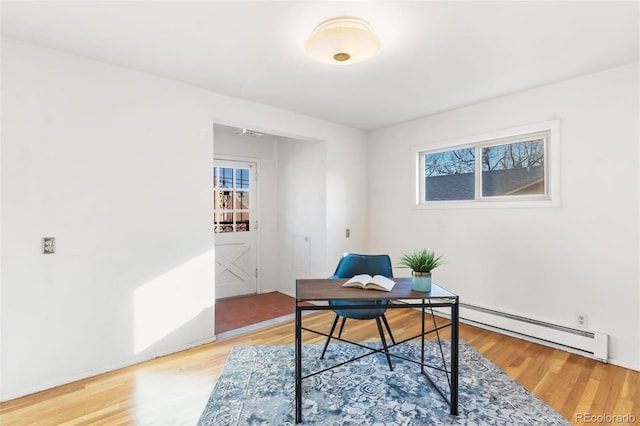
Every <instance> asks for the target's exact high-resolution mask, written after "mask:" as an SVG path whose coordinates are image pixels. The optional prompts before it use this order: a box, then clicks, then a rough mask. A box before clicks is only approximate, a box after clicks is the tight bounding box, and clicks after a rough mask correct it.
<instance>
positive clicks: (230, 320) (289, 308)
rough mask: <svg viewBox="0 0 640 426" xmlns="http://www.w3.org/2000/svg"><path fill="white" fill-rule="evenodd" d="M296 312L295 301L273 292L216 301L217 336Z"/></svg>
mask: <svg viewBox="0 0 640 426" xmlns="http://www.w3.org/2000/svg"><path fill="white" fill-rule="evenodd" d="M294 312H295V299H294V298H293V297H290V296H287V295H286V294H282V293H278V292H273V293H263V294H252V295H249V296H239V297H232V298H229V299H220V300H217V301H216V334H217V335H219V334H221V333H225V332H228V331H230V330H236V329H239V328H242V327H246V326H249V325H253V324H257V323H260V322H263V321H268V320H271V319H274V318H279V317H283V316H286V315H291V314H293V313H294Z"/></svg>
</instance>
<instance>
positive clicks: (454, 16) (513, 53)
mask: <svg viewBox="0 0 640 426" xmlns="http://www.w3.org/2000/svg"><path fill="white" fill-rule="evenodd" d="M639 5H640V3H639V2H638V1H626V2H613V1H602V2H598V1H478V0H475V1H412V2H405V1H388V2H381V1H355V2H333V1H315V2H313V1H280V2H274V1H253V2H244V1H228V2H222V1H195V2H190V1H174V2H171V1H109V0H104V1H67V2H62V1H41V2H35V1H25V0H22V1H5V0H2V3H1V9H0V13H1V14H2V20H1V24H2V35H3V36H8V37H12V38H16V39H21V40H25V41H29V42H33V43H36V44H40V45H44V46H48V47H52V48H56V49H60V50H63V51H67V52H71V53H75V54H78V55H82V56H86V57H89V58H93V59H97V60H100V61H104V62H107V63H111V64H115V65H120V66H123V67H128V68H132V69H136V70H140V71H144V72H148V73H151V74H156V75H159V76H163V77H167V78H170V79H174V80H178V81H182V82H185V83H188V84H192V85H195V86H199V87H202V88H206V89H210V90H212V91H214V92H217V93H222V94H225V95H229V96H233V97H237V98H242V99H246V100H250V101H255V102H259V103H263V104H268V105H272V106H275V107H279V108H282V109H286V110H290V111H295V112H298V113H302V114H306V115H310V116H314V117H318V118H321V119H325V120H329V121H333V122H337V123H343V124H346V125H349V126H352V127H356V128H361V129H368V130H371V129H376V128H381V127H386V126H389V125H393V124H396V123H400V122H403V121H407V120H411V119H414V118H418V117H422V116H426V115H430V114H434V113H438V112H442V111H446V110H449V109H452V108H457V107H460V106H463V105H469V104H472V103H475V102H479V101H482V100H485V99H490V98H494V97H498V96H502V95H505V94H509V93H513V92H517V91H521V90H524V89H527V88H532V87H536V86H540V85H543V84H548V83H551V82H554V81H559V80H563V79H567V78H571V77H575V76H579V75H582V74H587V73H591V72H595V71H599V70H603V69H606V68H610V67H614V66H618V65H622V64H626V63H630V62H634V61H638V60H639V47H638V38H639V35H638V34H639V33H638V31H639V30H638V27H639V13H638V10H639V7H640V6H639ZM343 15H350V16H357V17H360V18H363V19H365V20H367V21H368V22H369V23H370V24H371V25H372V26H373V28H374V31H375V32H376V34H378V36H379V37H380V39H381V41H382V50H381V51H380V53H379V54H378V55H377V56H376V57H374V58H373V59H371V60H369V61H366V62H363V63H360V64H354V65H348V66H331V65H328V64H323V63H320V62H315V61H314V60H312V59H310V58H309V57H307V56H306V55H305V53H304V49H303V45H304V42H305V40H306V38H307V36H308V35H309V34H310V33H311V31H312V30H313V28H314V27H315V26H316V25H317V24H318V23H320V22H321V21H323V20H325V19H328V18H332V17H336V16H343Z"/></svg>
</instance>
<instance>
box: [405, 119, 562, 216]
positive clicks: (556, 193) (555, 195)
mask: <svg viewBox="0 0 640 426" xmlns="http://www.w3.org/2000/svg"><path fill="white" fill-rule="evenodd" d="M540 135H544V136H545V141H544V144H545V145H544V149H545V163H546V164H545V169H544V184H545V194H544V195H537V194H536V195H522V196H520V195H512V196H490V197H483V196H482V188H481V187H480V186H481V184H482V183H481V179H478V174H479V173H480V174H481V173H482V167H481V166H480V167H475V173H476V175H475V198H474V199H473V200H443V201H424V199H423V197H424V186H425V170H424V157H425V155H427V154H430V153H434V152H442V151H451V150H456V149H463V148H474V149H475V150H476V158H478V157H477V155H478V152H481V150H482V149H483V148H487V147H491V146H496V145H504V144H508V143H509V141H513V143H515V142H518V141H522V138H527V137H529V136H534V137H536V136H538V137H539V136H540ZM480 158H481V157H480ZM412 164H413V166H412V169H413V182H414V183H413V185H414V191H413V194H412V197H413V199H412V205H413V206H414V208H418V209H433V208H446V209H449V208H519V207H558V206H560V120H549V121H544V122H539V123H534V124H529V125H524V126H519V127H513V128H508V129H502V130H497V131H492V132H488V133H483V134H477V135H472V136H468V137H464V138H460V139H455V140H447V141H443V142H438V143H434V144H429V145H416V146H413V147H412Z"/></svg>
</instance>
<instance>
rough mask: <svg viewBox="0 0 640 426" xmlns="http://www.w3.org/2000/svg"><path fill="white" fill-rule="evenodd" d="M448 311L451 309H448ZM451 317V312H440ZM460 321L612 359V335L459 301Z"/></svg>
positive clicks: (580, 353)
mask: <svg viewBox="0 0 640 426" xmlns="http://www.w3.org/2000/svg"><path fill="white" fill-rule="evenodd" d="M447 311H448V310H447ZM438 314H439V315H442V316H445V317H448V316H449V312H444V311H442V312H439V313H438ZM460 322H463V323H468V324H471V325H477V326H479V327H481V328H487V329H490V330H494V331H496V332H499V333H503V334H507V335H511V336H514V337H519V338H522V339H525V340H529V341H532V342H536V343H540V344H543V345H546V346H551V347H554V348H558V349H563V350H566V351H567V352H572V353H576V354H578V355H583V356H587V357H589V358H593V359H597V360H599V361H603V362H607V361H608V359H609V336H608V335H607V334H603V333H596V332H593V331H589V330H581V329H576V328H571V327H566V326H562V325H557V324H551V323H548V322H544V321H539V320H534V319H531V318H525V317H521V316H519V315H513V314H509V313H505V312H500V311H496V310H493V309H488V308H483V307H480V306H474V305H469V304H466V303H460Z"/></svg>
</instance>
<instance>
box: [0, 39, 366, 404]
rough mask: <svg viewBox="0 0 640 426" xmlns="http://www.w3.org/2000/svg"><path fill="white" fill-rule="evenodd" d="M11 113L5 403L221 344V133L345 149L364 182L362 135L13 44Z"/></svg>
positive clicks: (332, 158) (7, 75)
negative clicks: (217, 321) (48, 248)
mask: <svg viewBox="0 0 640 426" xmlns="http://www.w3.org/2000/svg"><path fill="white" fill-rule="evenodd" d="M1 100H2V123H1V124H2V133H1V139H2V140H1V146H0V148H1V157H0V160H1V164H0V171H1V176H0V182H1V185H2V186H1V194H0V196H1V207H2V213H1V229H2V234H1V241H0V243H1V252H0V253H1V259H0V260H1V266H2V270H1V274H0V303H1V312H0V315H1V327H2V330H1V331H2V334H1V336H0V349H1V351H2V353H1V354H0V355H1V364H0V368H1V369H0V383H1V384H2V389H1V390H0V392H1V394H0V399H2V400H6V399H11V398H13V397H16V396H20V395H23V394H26V393H30V392H33V391H37V390H41V389H44V388H47V387H51V386H55V385H59V384H62V383H65V382H68V381H71V380H75V379H78V378H81V377H86V376H88V375H91V374H94V373H97V372H101V371H106V370H109V369H112V368H116V367H118V366H122V365H127V364H131V363H133V362H136V361H140V360H143V359H147V358H149V357H153V356H156V355H159V354H163V353H169V352H173V351H177V350H180V349H182V348H185V347H190V346H193V345H197V344H200V343H202V342H205V341H208V340H211V339H213V338H214V333H213V330H214V324H213V319H214V314H213V309H214V298H215V295H214V290H213V289H214V283H213V276H214V274H213V268H214V261H213V237H212V234H211V223H210V221H211V215H212V202H211V167H212V165H213V160H212V159H213V144H212V140H213V123H224V124H228V125H234V124H240V125H243V126H245V125H246V126H247V127H249V126H250V127H251V128H254V129H256V130H260V129H262V130H268V131H270V132H271V133H274V134H279V135H283V136H291V137H300V138H302V139H316V140H322V141H324V144H325V146H326V147H330V149H329V148H328V149H327V150H326V151H325V153H324V158H323V160H322V161H323V163H324V164H325V167H326V168H327V169H328V170H335V169H336V166H335V164H341V163H342V162H343V161H344V160H343V159H342V158H338V157H339V152H340V150H339V149H336V148H335V147H338V146H340V147H345V148H346V149H347V151H349V152H355V153H357V158H355V159H354V168H355V169H356V170H358V173H355V172H351V171H349V172H348V173H347V175H349V176H350V179H355V182H354V183H355V184H356V185H364V181H365V173H364V170H365V159H364V158H365V155H364V151H361V148H362V149H363V147H364V142H365V140H366V133H364V132H362V131H358V130H354V129H349V128H346V127H344V126H340V125H336V124H332V123H327V122H324V121H321V120H317V119H313V118H310V117H305V116H302V115H299V114H295V113H291V112H286V111H283V110H278V109H276V108H272V107H269V106H265V105H259V104H255V103H250V102H246V101H242V100H239V99H234V98H229V97H226V96H222V95H219V94H215V93H211V92H209V91H206V90H202V89H198V88H194V87H191V86H188V85H184V84H180V83H177V82H174V81H169V80H166V79H162V78H157V77H154V76H150V75H147V74H143V73H139V72H135V71H131V70H126V69H122V68H118V67H115V66H110V65H106V64H103V63H99V62H95V61H91V60H87V59H84V58H80V57H77V56H73V55H68V54H65V53H62V52H58V51H55V50H49V49H45V48H41V47H37V46H34V45H30V44H26V43H22V42H19V41H15V40H11V39H6V38H3V39H2V99H1ZM338 173H340V172H338ZM325 195H326V199H325V200H322V201H324V202H325V203H326V204H327V205H336V203H337V201H336V196H334V194H333V192H332V191H326V193H325ZM339 202H340V203H343V202H344V203H343V204H341V208H342V210H341V211H340V212H337V213H335V214H336V216H337V220H338V221H341V222H342V221H345V222H346V221H347V219H346V218H347V217H358V216H364V214H365V212H366V208H365V206H364V205H361V204H356V203H355V201H352V200H349V199H347V200H343V199H342V198H340V200H339ZM318 208H321V209H324V205H323V206H318ZM320 216H324V214H323V215H320ZM320 216H318V217H320ZM311 226H312V227H313V230H314V232H318V233H319V234H321V235H319V237H318V241H319V242H321V243H322V242H323V241H324V244H325V247H324V248H322V251H323V252H324V253H327V251H328V249H327V247H332V248H333V247H339V248H340V249H341V247H342V246H344V243H343V242H339V243H329V241H331V240H333V239H336V238H338V236H336V235H334V232H333V229H332V227H331V226H329V225H327V224H326V223H324V222H322V226H324V230H322V229H318V227H317V226H318V223H313V224H312V225H311ZM44 236H54V237H56V238H57V249H58V251H57V253H56V254H53V255H42V254H40V239H41V237H44ZM364 241H365V240H364V238H357V239H354V240H351V241H350V242H349V243H350V244H353V246H354V247H357V248H361V247H363V246H364ZM332 250H333V251H335V249H332ZM332 255H336V256H338V255H339V254H338V253H333V252H332ZM325 257H327V256H326V255H325V256H323V257H321V258H320V259H324V258H325ZM334 262H335V261H334V260H333V259H332V260H331V261H330V262H329V261H327V262H326V263H322V264H317V265H316V264H314V268H315V269H314V271H313V272H314V273H317V274H324V273H326V272H327V271H328V270H330V269H331V268H332V267H333V264H334ZM329 264H331V265H330V266H329ZM293 277H294V274H291V275H287V276H286V279H287V280H290V279H291V278H293ZM287 285H289V286H291V287H292V286H293V284H292V283H290V284H287Z"/></svg>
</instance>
